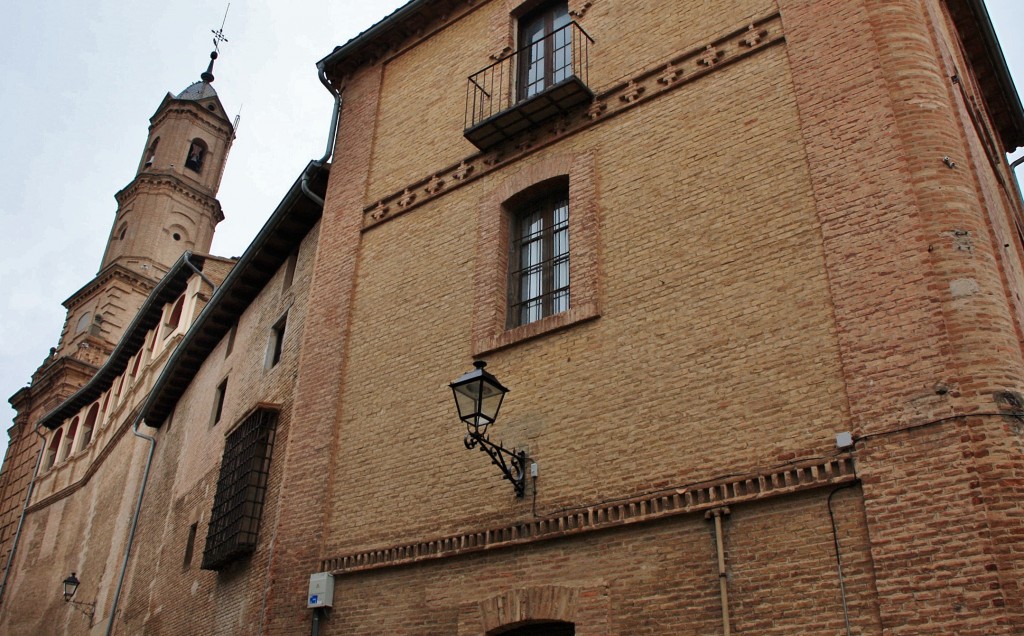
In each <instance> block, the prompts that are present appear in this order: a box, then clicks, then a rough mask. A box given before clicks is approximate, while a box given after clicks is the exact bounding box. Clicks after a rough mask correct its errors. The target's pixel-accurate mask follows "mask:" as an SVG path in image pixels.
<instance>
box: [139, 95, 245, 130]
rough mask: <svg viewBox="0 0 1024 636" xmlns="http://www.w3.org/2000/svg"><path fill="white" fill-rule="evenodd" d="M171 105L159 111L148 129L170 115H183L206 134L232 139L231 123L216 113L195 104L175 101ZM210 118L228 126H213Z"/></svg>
mask: <svg viewBox="0 0 1024 636" xmlns="http://www.w3.org/2000/svg"><path fill="white" fill-rule="evenodd" d="M172 104H173V105H172V106H168V107H167V108H165V109H164V110H162V111H160V113H159V114H158V116H157V117H155V118H154V119H153V121H151V122H150V124H149V127H150V129H153V128H156V127H157V126H159V125H160V124H161V123H162V122H163V121H164V120H166V119H167V118H168V117H169V116H170V115H184V116H186V117H188V118H189V119H190V120H192V122H193V123H195V124H196V125H197V126H199V127H201V128H204V129H205V130H206V131H207V132H209V133H211V134H213V135H215V136H223V137H229V136H230V137H231V138H233V137H234V130H233V129H232V128H231V127H230V123H231V122H228V121H226V120H225V119H224V118H223V117H221V116H220V115H219V114H218V113H216V112H214V111H211V110H209V109H205V108H203V107H202V106H200V105H199V104H196V103H195V102H185V103H182V102H181V101H180V100H175V102H172ZM211 118H213V121H216V122H217V123H218V124H223V123H227V124H228V126H223V125H214V124H213V123H212V122H211V120H210V119H211Z"/></svg>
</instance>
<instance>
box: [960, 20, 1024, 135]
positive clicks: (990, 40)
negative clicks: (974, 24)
mask: <svg viewBox="0 0 1024 636" xmlns="http://www.w3.org/2000/svg"><path fill="white" fill-rule="evenodd" d="M967 2H968V5H969V6H970V8H971V12H972V13H973V14H974V17H975V19H977V21H978V26H979V27H980V29H981V35H982V37H983V39H984V43H985V49H986V50H987V52H988V56H989V58H990V59H991V61H992V65H993V67H994V68H993V69H992V70H993V71H994V72H995V76H996V81H997V82H998V83H999V87H1000V88H1001V89H1002V92H1003V96H1004V97H1005V98H1006V106H1007V108H1008V109H1009V111H1010V112H1009V113H1008V114H1009V117H1010V119H1011V121H1012V124H1013V125H1014V127H1015V128H1016V129H1017V130H1016V132H1017V138H1016V141H1014V142H1012V143H1016V144H1017V147H1020V146H1021V145H1024V106H1022V105H1021V101H1020V95H1019V94H1018V93H1017V89H1016V86H1015V85H1014V83H1013V76H1012V75H1011V74H1010V67H1009V66H1007V64H1006V57H1005V56H1003V50H1002V47H1000V46H999V37H998V36H997V35H996V30H995V27H994V26H993V25H992V18H991V16H989V14H988V9H987V8H986V7H985V2H984V0H967ZM1010 150H1013V149H1012V148H1011V149H1010Z"/></svg>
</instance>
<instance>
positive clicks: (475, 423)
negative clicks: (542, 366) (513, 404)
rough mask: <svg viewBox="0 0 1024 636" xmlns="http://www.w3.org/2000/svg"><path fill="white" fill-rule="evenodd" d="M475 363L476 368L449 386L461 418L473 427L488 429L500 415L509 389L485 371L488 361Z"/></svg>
mask: <svg viewBox="0 0 1024 636" xmlns="http://www.w3.org/2000/svg"><path fill="white" fill-rule="evenodd" d="M473 364H474V366H475V367H476V368H475V369H474V370H472V371H470V372H469V373H466V374H465V375H463V376H462V377H460V378H459V379H457V380H455V381H454V382H452V383H451V384H450V385H449V386H451V389H452V393H453V394H454V396H455V407H456V408H457V409H458V410H459V419H460V420H462V421H463V422H465V423H466V425H467V426H470V427H472V428H473V429H479V428H481V427H483V428H484V430H486V427H487V425H488V424H491V423H493V422H494V420H495V419H496V418H497V417H498V410H499V409H500V408H501V401H502V400H503V399H504V398H505V394H506V393H508V389H506V388H505V387H504V386H502V385H501V383H500V382H498V379H497V378H495V377H494V376H493V375H491V374H490V373H488V372H486V371H484V367H485V366H486V364H487V363H486V362H483V361H477V362H474V363H473ZM481 432H483V431H481Z"/></svg>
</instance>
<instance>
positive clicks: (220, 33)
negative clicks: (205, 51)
mask: <svg viewBox="0 0 1024 636" xmlns="http://www.w3.org/2000/svg"><path fill="white" fill-rule="evenodd" d="M229 9H231V3H230V2H229V3H228V6H227V9H224V19H223V20H221V23H220V28H219V29H217V30H216V31H214V30H213V29H210V33H212V34H213V50H214V51H217V52H218V53H219V52H220V43H221V42H227V41H228V39H227V38H226V37H224V25H225V24H227V21H228V10H229Z"/></svg>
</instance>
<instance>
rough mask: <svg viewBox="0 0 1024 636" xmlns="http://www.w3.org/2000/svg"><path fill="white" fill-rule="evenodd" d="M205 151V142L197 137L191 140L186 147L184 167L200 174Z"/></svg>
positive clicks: (206, 149)
mask: <svg viewBox="0 0 1024 636" xmlns="http://www.w3.org/2000/svg"><path fill="white" fill-rule="evenodd" d="M207 151H208V147H207V145H206V142H205V141H203V140H202V139H200V138H199V137H196V138H195V139H193V140H192V143H191V144H189V147H188V156H187V157H185V167H186V168H188V169H189V170H194V171H195V172H202V171H203V161H204V160H205V159H206V153H207Z"/></svg>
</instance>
